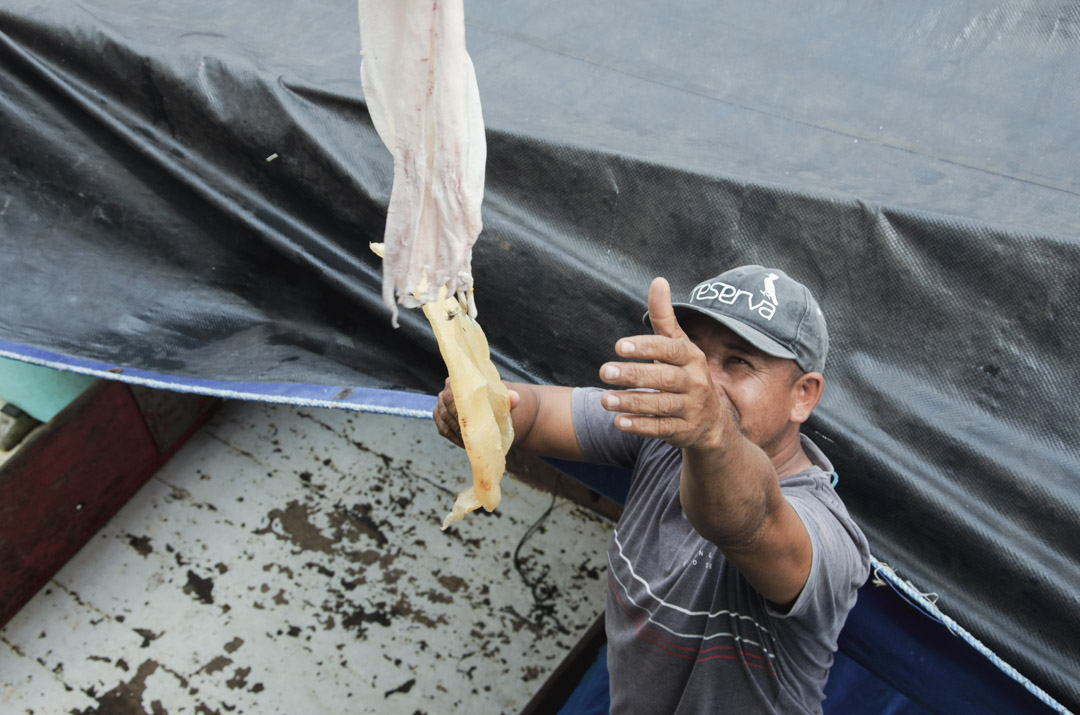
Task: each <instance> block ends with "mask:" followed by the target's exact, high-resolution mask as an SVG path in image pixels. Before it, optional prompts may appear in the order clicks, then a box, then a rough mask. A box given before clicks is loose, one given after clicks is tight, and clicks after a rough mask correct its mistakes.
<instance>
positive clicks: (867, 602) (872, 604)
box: [826, 581, 1054, 715]
mask: <svg viewBox="0 0 1080 715" xmlns="http://www.w3.org/2000/svg"><path fill="white" fill-rule="evenodd" d="M839 648H840V652H841V653H843V654H844V655H845V656H846V657H847V658H849V659H851V660H852V661H854V662H855V663H857V664H858V665H860V666H861V667H862V668H863V669H865V671H866V677H864V678H862V680H863V681H865V682H866V683H869V682H871V679H876V680H879V681H881V682H883V683H886V684H888V685H889V686H891V687H893V688H894V689H896V690H897V691H899V692H902V693H903V694H904V695H906V696H907V697H908V698H910V699H911V700H912V701H913V702H914V703H917V704H918V705H920V706H922V708H924V709H925V710H927V711H929V712H932V713H941V714H942V715H953V714H957V715H982V714H984V713H991V714H992V713H1002V714H1005V713H1034V714H1036V715H1037V714H1038V713H1051V712H1054V710H1052V709H1051V708H1050V707H1049V706H1048V705H1046V704H1045V703H1043V702H1042V701H1040V700H1039V699H1038V698H1036V697H1035V696H1034V695H1032V694H1031V693H1029V692H1028V691H1027V690H1025V689H1024V687H1023V686H1022V685H1021V684H1020V683H1018V682H1016V681H1015V680H1013V679H1012V678H1010V677H1009V676H1008V675H1006V674H1005V673H1003V672H1002V671H1001V670H999V669H998V668H997V666H995V665H994V664H993V663H992V662H990V661H989V660H988V659H987V658H985V657H984V656H983V655H982V654H981V653H979V652H978V651H976V650H975V649H973V648H972V647H971V646H969V645H968V644H967V643H965V642H964V641H963V640H961V639H960V638H957V637H956V636H954V635H953V634H952V633H951V632H949V630H948V629H947V628H946V627H945V626H944V625H942V624H940V623H938V622H937V621H936V620H934V619H933V618H931V617H930V616H928V615H926V614H925V613H923V612H922V611H921V610H919V609H917V608H915V607H914V606H912V605H910V604H909V603H908V602H907V601H906V600H905V599H904V598H903V596H902V595H900V594H899V593H897V592H895V591H894V590H893V589H891V588H888V587H884V586H877V585H874V583H873V581H871V582H870V583H868V584H867V585H865V586H863V587H862V588H861V589H859V600H858V602H857V603H856V604H855V608H853V609H852V611H851V613H850V614H848V619H847V623H846V625H845V626H844V630H843V631H842V632H841V633H840V640H839ZM848 680H849V681H850V680H851V679H850V678H848ZM841 687H842V688H844V689H847V688H852V687H855V688H862V687H867V686H866V685H865V684H863V683H860V684H858V685H855V684H852V683H851V682H848V684H847V685H843V686H841ZM826 692H828V690H827V691H826ZM826 702H828V701H826ZM835 712H853V711H850V710H836V711H835Z"/></svg>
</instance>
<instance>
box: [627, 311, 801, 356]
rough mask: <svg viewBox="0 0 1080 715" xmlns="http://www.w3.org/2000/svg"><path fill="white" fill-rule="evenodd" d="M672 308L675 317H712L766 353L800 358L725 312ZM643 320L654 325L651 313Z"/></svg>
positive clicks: (646, 314)
mask: <svg viewBox="0 0 1080 715" xmlns="http://www.w3.org/2000/svg"><path fill="white" fill-rule="evenodd" d="M671 307H672V308H674V310H675V317H676V318H679V317H680V316H685V315H691V314H696V315H704V316H705V317H706V318H712V319H713V320H715V321H716V322H718V323H720V324H721V325H723V326H724V327H726V328H728V329H730V330H731V332H733V333H735V334H736V335H738V336H739V337H740V338H742V339H743V340H745V341H746V342H748V343H750V344H751V345H752V346H754V347H755V348H757V349H758V350H760V351H761V352H763V353H765V354H766V355H772V356H774V357H779V358H785V359H787V360H798V355H796V354H795V353H793V352H791V351H790V350H788V349H787V348H785V347H784V346H783V345H781V344H780V343H778V342H776V341H775V340H773V339H772V338H770V337H769V336H768V335H766V334H765V333H763V332H761V331H760V330H757V329H756V328H752V327H750V326H749V325H747V324H746V323H743V322H742V321H739V320H736V319H735V318H732V317H731V316H728V315H724V314H723V313H714V312H713V311H711V310H706V309H705V308H700V307H698V306H696V305H690V304H689V303H672V305H671ZM641 322H643V323H645V325H648V326H650V327H651V326H652V323H650V322H649V313H648V311H646V312H645V315H644V316H642V318H641Z"/></svg>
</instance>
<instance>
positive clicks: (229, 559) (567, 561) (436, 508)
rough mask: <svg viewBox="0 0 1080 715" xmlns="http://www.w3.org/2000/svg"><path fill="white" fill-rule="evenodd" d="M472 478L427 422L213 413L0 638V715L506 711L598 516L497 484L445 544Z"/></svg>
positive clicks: (577, 583)
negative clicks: (494, 506) (491, 497)
mask: <svg viewBox="0 0 1080 715" xmlns="http://www.w3.org/2000/svg"><path fill="white" fill-rule="evenodd" d="M467 475H468V462H467V460H466V457H465V454H464V451H463V450H459V449H456V448H454V447H453V446H451V445H449V444H448V443H446V442H444V441H443V440H441V439H440V438H438V437H437V435H435V432H434V427H433V425H432V423H431V422H428V421H422V420H414V419H408V418H397V417H386V416H373V415H366V414H358V413H348V412H344V411H334V410H317V409H303V408H301V409H297V408H292V407H283V406H272V405H263V404H254V403H240V402H234V403H226V404H225V405H224V406H223V407H222V409H221V410H220V411H219V412H218V413H217V414H216V415H215V416H214V417H213V418H212V419H211V421H210V422H209V423H208V424H207V425H206V426H205V427H204V428H203V429H202V430H200V431H199V432H198V433H197V434H196V435H195V437H194V438H193V439H192V440H191V441H190V442H189V443H188V444H186V445H185V446H184V447H183V448H182V449H181V451H180V452H178V453H177V454H176V456H174V457H173V459H172V460H171V461H170V462H169V463H167V464H166V465H165V467H164V468H162V469H161V470H160V471H159V472H158V474H157V475H155V476H154V477H153V478H152V479H151V480H150V481H149V482H148V483H147V484H146V485H145V486H144V487H143V488H142V489H141V490H140V491H139V492H138V493H137V494H136V496H135V497H134V498H133V499H132V500H131V501H130V502H129V503H128V504H127V505H125V506H124V508H123V509H122V510H121V511H120V512H119V513H118V514H117V516H116V517H115V518H114V519H113V520H112V521H111V522H109V524H108V525H107V526H106V527H105V528H104V529H102V531H100V532H99V533H98V534H97V535H96V536H95V537H94V538H93V539H92V540H91V542H90V543H89V544H87V546H86V547H84V548H83V549H82V550H81V551H80V552H79V553H78V554H77V555H76V557H75V558H74V559H72V560H71V561H70V562H69V563H68V564H67V565H66V566H65V567H64V568H63V569H62V570H61V571H60V572H59V573H58V574H57V575H56V577H55V578H54V579H53V580H52V581H51V582H50V583H49V584H48V585H47V586H46V587H45V588H44V589H42V590H41V592H39V593H38V595H37V596H36V597H35V598H34V599H33V600H32V601H31V602H30V603H29V604H28V605H27V606H26V607H25V608H23V609H22V610H21V611H20V612H19V613H18V614H17V615H16V616H15V618H14V619H12V621H11V622H9V623H8V625H7V626H6V627H5V628H4V629H3V630H0V712H4V713H22V712H26V713H89V712H99V711H100V712H124V713H141V712H145V713H164V712H167V713H174V714H175V713H260V714H262V713H297V714H300V713H321V712H326V713H337V712H357V713H359V712H378V713H415V712H423V713H454V712H460V713H466V712H467V713H480V712H483V713H487V712H511V713H512V712H517V711H519V710H520V709H521V707H523V706H524V705H525V704H526V703H527V702H528V700H529V698H530V697H531V696H532V695H533V694H534V693H535V692H536V690H538V689H539V687H540V685H541V684H542V683H543V681H544V679H545V678H546V677H547V676H548V675H549V674H550V673H551V672H552V671H553V670H554V669H555V667H556V666H557V665H558V664H559V662H560V661H561V660H562V658H563V657H564V656H565V655H566V653H567V652H568V651H569V649H570V648H571V647H572V646H573V644H574V643H575V642H576V641H577V640H578V638H579V637H580V636H581V635H582V634H583V633H584V631H585V629H586V628H587V627H588V626H589V624H590V623H591V622H592V621H593V619H594V618H595V617H596V616H597V615H598V614H599V613H600V611H601V610H602V608H603V595H604V581H605V579H606V565H605V559H604V553H605V547H606V543H607V539H608V536H609V534H610V530H611V523H610V522H608V521H607V520H605V519H602V518H600V517H597V516H596V515H595V514H593V513H592V512H591V511H588V510H587V509H584V508H582V507H580V506H578V505H576V504H573V503H571V502H568V501H566V500H563V499H559V498H553V497H552V495H550V494H547V493H545V492H542V491H539V490H537V489H534V488H532V487H529V486H526V485H524V484H522V483H520V482H517V481H516V480H515V479H513V478H512V477H507V478H505V479H504V480H503V503H502V505H501V506H500V507H499V509H498V510H497V511H496V512H494V513H493V514H492V515H485V514H473V515H470V517H468V518H467V520H466V521H465V522H464V523H462V524H459V525H456V526H455V527H452V528H451V529H449V530H448V531H446V532H442V531H440V530H439V526H440V523H441V521H442V517H443V515H444V514H445V512H446V511H447V510H449V508H450V506H451V504H452V503H453V499H454V495H455V494H456V492H457V491H458V490H459V489H460V488H461V487H463V486H464V485H465V484H466V483H467V480H468V478H469V477H468V476H467ZM549 509H550V512H549ZM545 514H546V517H545ZM537 524H539V525H538V526H537ZM534 527H535V528H534ZM523 540H524V541H523ZM519 545H520V551H519ZM515 553H517V555H518V558H517V559H515Z"/></svg>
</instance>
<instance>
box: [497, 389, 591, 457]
mask: <svg viewBox="0 0 1080 715" xmlns="http://www.w3.org/2000/svg"><path fill="white" fill-rule="evenodd" d="M507 387H508V388H509V389H511V390H513V391H515V392H517V393H518V395H519V398H520V399H519V400H518V403H517V405H515V406H514V408H513V409H512V410H511V411H510V417H511V419H512V420H513V422H514V447H516V448H517V449H520V450H522V451H524V452H531V453H533V454H539V455H542V456H545V457H558V458H562V459H572V460H582V459H584V455H583V454H582V453H581V448H580V447H579V446H578V442H577V436H576V435H575V434H574V422H573V415H572V410H571V406H570V400H571V395H572V393H573V388H570V387H563V386H560V385H531V384H526V383H507Z"/></svg>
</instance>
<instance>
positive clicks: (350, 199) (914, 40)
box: [0, 0, 1080, 709]
mask: <svg viewBox="0 0 1080 715" xmlns="http://www.w3.org/2000/svg"><path fill="white" fill-rule="evenodd" d="M355 18H356V8H355V6H354V4H353V3H351V2H346V1H338V0H333V1H331V0H310V1H309V2H303V3H297V2H283V1H282V0H257V1H256V0H236V1H230V2H220V0H182V1H181V2H175V3H164V2H154V1H153V0H50V1H49V2H47V3H45V2H33V1H31V0H3V2H2V7H0V249H2V253H0V340H3V341H4V344H5V345H6V346H7V347H6V349H5V351H4V353H5V354H9V355H15V356H19V355H20V352H21V351H22V350H24V349H25V350H26V351H27V352H31V351H33V350H45V351H50V352H51V353H55V354H57V355H59V356H61V357H62V359H63V356H69V357H72V358H79V359H86V360H92V361H98V362H100V363H102V364H104V365H111V366H116V367H117V368H120V369H125V370H127V369H131V368H137V369H140V370H144V371H150V372H154V373H160V374H163V375H166V376H172V377H173V378H175V379H176V380H177V381H178V384H179V383H182V382H183V381H184V380H188V379H195V378H198V379H202V380H204V381H205V380H212V381H213V380H220V381H240V382H249V383H257V384H263V385H266V386H267V387H266V389H267V391H268V392H271V391H273V390H274V389H275V388H274V385H276V384H280V383H288V384H300V385H318V386H354V385H367V386H374V387H404V388H407V389H411V390H418V391H427V392H433V391H434V390H435V389H436V388H437V387H438V386H439V385H440V384H441V382H442V374H443V373H442V369H443V368H442V365H441V363H440V361H439V359H438V355H437V352H436V349H435V344H434V340H433V338H431V337H430V334H429V330H428V328H427V326H426V324H425V322H424V319H423V316H422V315H420V314H419V313H418V312H417V311H406V312H405V313H404V314H403V316H402V327H401V329H399V330H396V331H395V330H393V329H391V327H390V317H389V312H388V311H387V309H386V308H385V307H384V306H382V304H381V301H380V297H379V296H380V290H379V282H380V276H379V265H378V262H377V259H376V258H375V257H374V256H373V255H371V254H369V252H368V250H367V243H368V241H370V240H379V238H380V236H381V232H382V227H383V221H384V214H385V208H386V203H387V199H388V196H389V191H390V182H391V177H392V166H391V158H390V155H389V153H388V152H387V151H386V149H385V148H384V147H383V146H382V144H381V142H380V141H379V140H378V138H377V136H376V135H375V132H374V130H373V128H372V126H371V122H370V120H369V118H368V115H367V112H366V109H365V106H364V103H363V97H362V92H361V88H360V83H359V64H360V54H359V33H358V31H357V28H356V19H355ZM466 19H467V32H468V45H469V50H470V53H471V54H472V57H473V61H474V63H475V65H476V71H477V77H478V82H479V85H480V92H481V97H482V100H483V104H484V115H485V122H486V125H487V127H488V142H489V155H488V156H489V159H488V180H487V190H486V194H485V201H484V221H485V230H484V233H483V234H482V235H481V238H480V241H479V243H478V244H477V247H476V251H475V254H474V260H473V266H474V275H475V277H476V285H477V287H478V292H477V303H478V306H479V310H480V319H481V323H482V324H483V325H484V327H485V330H486V331H487V332H488V334H489V337H490V338H491V342H492V346H493V352H494V357H495V360H496V362H497V364H498V365H499V367H500V369H501V370H502V371H503V373H504V375H505V376H507V377H510V378H516V379H526V380H533V381H540V382H559V383H573V384H582V383H595V382H596V378H595V374H596V369H597V367H598V365H599V364H600V363H601V362H602V361H604V360H606V359H608V358H609V356H610V355H611V345H612V344H613V342H614V340H615V338H616V337H618V336H620V335H623V334H626V333H628V332H636V331H637V330H638V329H639V323H638V320H639V317H640V315H641V310H642V305H643V301H644V294H645V289H646V286H647V285H648V281H649V279H650V278H651V277H652V276H653V275H656V274H663V275H666V276H667V277H668V278H669V279H671V281H672V282H673V285H674V287H675V289H676V291H677V292H678V291H686V290H688V289H689V288H690V287H692V285H693V284H694V283H695V282H697V281H698V280H699V279H701V278H703V277H706V276H708V275H712V274H715V273H717V272H719V271H720V270H721V269H723V268H726V267H729V266H732V265H736V264H740V263H746V262H755V263H763V264H767V265H777V266H780V267H782V268H784V269H785V270H787V271H788V272H789V273H791V274H792V275H794V276H796V277H798V278H799V279H801V280H803V281H804V282H806V283H807V284H808V285H809V286H810V287H811V288H812V289H813V290H814V291H815V293H816V294H817V296H818V297H819V299H820V301H821V303H822V305H823V308H824V310H825V313H826V315H827V317H828V320H829V323H830V328H831V337H832V349H831V352H830V357H829V364H828V368H827V371H826V372H827V378H828V386H827V389H826V394H825V397H824V400H823V402H822V404H821V406H820V407H819V409H818V411H817V412H816V413H815V414H816V417H815V419H814V420H813V422H812V423H811V425H810V432H811V434H812V436H813V437H814V438H816V439H817V440H819V442H820V443H821V444H822V446H823V447H825V449H826V452H827V453H829V454H830V456H832V457H833V459H834V461H835V462H836V464H837V468H838V471H839V472H840V475H841V485H840V489H841V493H842V494H843V496H844V498H845V500H846V502H847V503H848V505H849V506H850V507H851V509H852V511H853V513H854V514H855V516H856V517H857V519H858V520H859V522H860V523H861V524H862V525H863V527H864V528H865V530H866V531H867V534H868V536H869V537H870V540H871V544H872V549H873V551H874V553H875V555H877V556H878V557H879V558H880V559H882V560H883V561H886V562H888V563H890V564H892V565H893V566H894V567H895V568H896V569H897V570H898V571H899V572H900V573H901V575H903V576H906V577H908V578H910V579H911V580H912V581H913V582H914V583H916V584H917V585H918V586H919V587H920V588H922V589H924V590H925V591H928V592H935V593H937V594H938V595H939V599H940V600H939V604H940V606H941V607H942V608H943V609H944V610H945V611H947V612H948V613H950V614H952V615H953V616H954V617H955V618H956V619H957V620H958V621H959V622H960V623H961V624H962V625H964V626H965V627H966V628H968V629H969V630H971V631H972V632H973V633H974V634H975V635H976V636H978V637H979V638H980V639H981V640H982V641H983V642H985V643H986V644H987V645H989V646H990V647H992V648H993V649H994V650H995V651H997V652H998V653H999V654H1000V655H1002V656H1003V657H1004V658H1005V659H1006V660H1007V661H1008V662H1010V663H1011V664H1013V665H1014V666H1015V667H1017V668H1018V669H1019V670H1020V671H1021V672H1022V673H1024V674H1025V675H1027V676H1029V677H1031V678H1032V679H1033V680H1034V681H1035V683H1036V684H1037V685H1039V686H1041V687H1043V688H1045V689H1046V690H1047V691H1048V692H1049V693H1050V694H1051V695H1052V696H1054V697H1056V698H1058V699H1060V700H1061V701H1062V702H1064V703H1065V704H1066V705H1068V706H1070V707H1072V708H1073V709H1077V708H1078V707H1080V596H1078V594H1077V591H1078V589H1080V559H1078V556H1080V545H1078V544H1080V537H1078V533H1080V475H1078V472H1080V468H1078V464H1080V459H1078V458H1080V448H1078V445H1077V429H1076V425H1077V423H1078V421H1080V407H1078V402H1080V401H1078V400H1077V399H1076V396H1075V394H1074V393H1073V391H1072V390H1071V389H1070V388H1072V387H1073V385H1074V384H1075V382H1076V379H1077V377H1076V376H1077V374H1080V370H1078V361H1077V360H1076V359H1075V357H1074V351H1075V349H1076V346H1077V344H1078V338H1080V319H1078V317H1077V311H1076V309H1075V307H1074V303H1075V300H1076V298H1075V296H1076V295H1077V291H1078V289H1080V247H1078V237H1080V175H1078V173H1077V171H1076V167H1077V166H1080V121H1078V119H1077V117H1078V114H1080V3H1078V2H1075V0H1070V1H1068V2H1060V1H1058V2H1055V1H1051V0H1027V1H1023V2H1016V1H1011V0H1010V1H1006V2H991V1H988V0H987V1H976V0H970V1H968V2H954V3H940V2H928V1H925V0H923V1H914V2H905V3H868V2H855V1H854V0H851V1H841V0H821V1H816V2H800V1H795V0H766V1H762V2H755V3H739V2H724V1H720V0H710V1H709V2H704V1H702V0H679V1H676V2H672V3H655V2H652V3H650V2H643V1H642V0H622V1H621V2H598V1H590V0H552V1H551V2H545V3H527V2H518V3H506V2H499V1H497V0H468V1H467V7H466ZM120 377H123V375H121V376H120Z"/></svg>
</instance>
